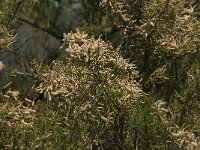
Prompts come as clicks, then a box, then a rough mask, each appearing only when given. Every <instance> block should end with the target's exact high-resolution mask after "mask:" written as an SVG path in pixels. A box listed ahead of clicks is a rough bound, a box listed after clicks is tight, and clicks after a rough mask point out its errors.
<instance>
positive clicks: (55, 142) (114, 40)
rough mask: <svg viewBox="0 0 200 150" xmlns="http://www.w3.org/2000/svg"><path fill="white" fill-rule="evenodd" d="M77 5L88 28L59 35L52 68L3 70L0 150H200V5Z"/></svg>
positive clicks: (109, 0)
mask: <svg viewBox="0 0 200 150" xmlns="http://www.w3.org/2000/svg"><path fill="white" fill-rule="evenodd" d="M8 2H9V1H5V2H4V3H2V4H1V5H0V8H3V6H10V5H11V6H13V4H15V1H13V3H12V4H9V3H8ZM16 2H18V1H16ZM81 4H82V5H83V8H85V10H84V11H81V13H82V15H85V16H84V18H85V22H83V24H82V25H81V26H80V27H79V29H77V30H76V32H71V33H68V34H63V41H62V43H63V44H62V46H61V48H60V50H61V51H62V52H61V56H60V57H59V59H58V60H55V61H53V62H52V63H51V64H50V65H48V66H47V65H46V64H43V63H41V62H36V61H35V60H33V61H32V62H30V63H29V64H23V65H21V67H19V68H15V69H12V68H10V69H9V68H8V67H7V66H6V67H5V66H4V65H3V63H2V65H1V66H2V67H1V74H0V75H1V76H0V77H1V78H2V79H1V82H0V148H3V149H67V150H68V149H69V150H71V149H72V150H73V149H74V150H79V149H80V150H82V149H83V150H132V149H134V150H179V149H180V150H199V147H200V141H199V137H200V119H199V118H200V117H199V113H200V112H199V108H200V103H199V102H200V92H199V91H200V53H199V52H200V51H199V48H200V45H199V44H200V22H199V18H198V13H199V12H198V8H199V3H198V1H192V2H191V3H189V2H188V1H187V4H186V5H184V4H185V0H177V1H175V0H140V1H139V0H137V1H134V0H127V1H123V0H102V1H99V0H98V1H95V2H92V1H89V0H88V1H87V0H81ZM189 4H191V5H190V6H189ZM38 6H39V3H38ZM185 6H186V7H185ZM5 10H7V11H4V13H1V14H3V15H1V14H0V18H1V19H2V20H4V22H2V25H3V27H5V29H6V30H5V31H6V32H3V33H5V34H1V35H2V37H1V38H2V39H3V40H1V41H0V42H1V43H0V46H1V47H7V48H8V47H9V46H10V45H9V43H11V41H12V40H13V38H14V36H11V37H12V39H11V41H9V37H10V36H9V34H6V33H12V32H11V31H13V30H11V29H10V26H6V19H8V14H9V10H10V9H6V8H5ZM11 10H12V9H11ZM0 12H1V11H0ZM95 15H96V16H95ZM1 30H2V31H3V28H2V29H0V31H1ZM7 31H8V32H7ZM82 31H85V32H82ZM6 35H7V36H6ZM92 35H93V36H92ZM6 40H7V41H6Z"/></svg>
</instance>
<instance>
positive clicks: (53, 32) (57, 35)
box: [15, 17, 63, 40]
mask: <svg viewBox="0 0 200 150" xmlns="http://www.w3.org/2000/svg"><path fill="white" fill-rule="evenodd" d="M15 18H16V19H17V20H18V21H21V22H24V23H27V24H29V25H31V26H33V27H35V28H37V29H39V30H41V31H43V32H45V33H48V34H49V35H51V36H53V37H54V38H56V39H58V40H62V39H63V35H62V33H59V32H58V31H57V30H55V29H51V28H43V27H41V26H39V25H38V24H36V23H33V22H30V21H28V20H26V19H23V18H19V17H15Z"/></svg>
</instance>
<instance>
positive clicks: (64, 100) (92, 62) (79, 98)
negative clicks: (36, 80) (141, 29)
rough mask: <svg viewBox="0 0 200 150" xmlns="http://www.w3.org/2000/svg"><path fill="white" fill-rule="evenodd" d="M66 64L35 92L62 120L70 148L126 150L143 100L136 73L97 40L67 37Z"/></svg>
mask: <svg viewBox="0 0 200 150" xmlns="http://www.w3.org/2000/svg"><path fill="white" fill-rule="evenodd" d="M63 41H64V45H63V47H66V46H67V48H66V50H65V52H66V56H67V57H66V59H65V61H55V62H53V64H52V67H51V69H49V70H46V72H45V73H43V74H42V76H41V78H42V79H43V82H42V83H41V84H40V85H39V86H38V87H37V89H36V91H38V92H41V93H42V92H44V96H45V98H46V99H47V100H48V101H49V102H52V103H54V104H55V105H54V106H53V109H55V110H56V111H57V112H58V114H59V115H61V116H62V117H63V119H64V122H65V124H63V125H64V127H63V128H65V130H66V134H67V135H68V137H69V138H68V139H66V141H68V144H69V145H70V146H72V147H73V148H75V149H76V148H77V149H94V148H99V149H112V148H114V149H124V148H126V136H127V132H128V131H127V128H126V127H127V126H128V117H129V113H130V112H131V111H134V108H135V106H136V105H137V104H138V103H140V101H139V99H140V97H141V95H142V92H141V90H140V87H139V85H138V83H137V82H136V80H135V78H136V77H137V74H138V72H137V70H136V67H135V66H134V65H133V64H129V63H128V62H127V60H125V59H123V58H122V57H121V56H120V55H119V51H118V49H113V47H112V46H111V45H110V44H109V43H106V42H104V41H103V40H101V38H100V37H99V38H98V39H95V38H93V37H89V36H88V35H87V34H84V33H80V32H79V31H77V32H76V33H69V34H67V35H66V34H64V40H63Z"/></svg>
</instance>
